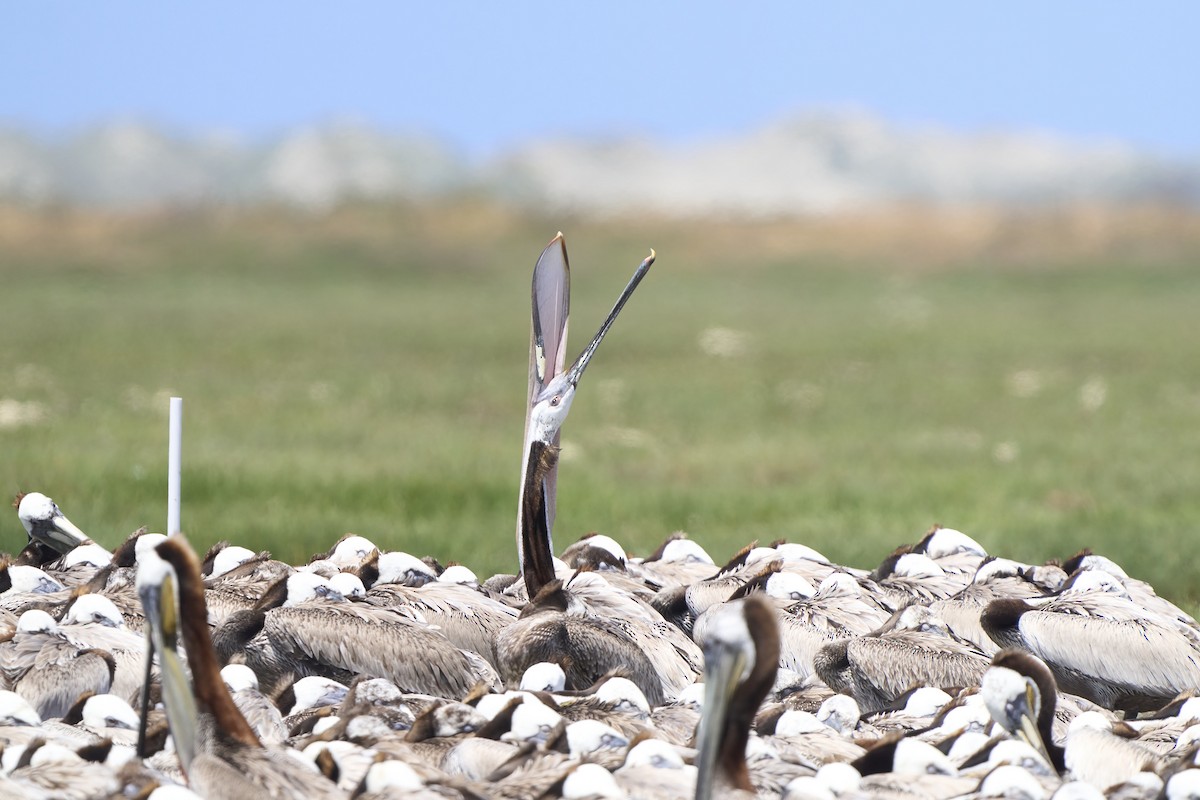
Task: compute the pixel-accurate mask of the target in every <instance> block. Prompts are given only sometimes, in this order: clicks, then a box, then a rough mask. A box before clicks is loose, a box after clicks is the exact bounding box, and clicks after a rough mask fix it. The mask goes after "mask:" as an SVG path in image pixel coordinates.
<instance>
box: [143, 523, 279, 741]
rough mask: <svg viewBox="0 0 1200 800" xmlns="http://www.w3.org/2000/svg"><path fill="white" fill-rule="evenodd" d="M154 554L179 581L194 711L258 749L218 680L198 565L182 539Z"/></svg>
mask: <svg viewBox="0 0 1200 800" xmlns="http://www.w3.org/2000/svg"><path fill="white" fill-rule="evenodd" d="M156 550H157V551H158V554H159V555H160V556H161V557H162V558H163V559H164V560H165V561H166V562H167V563H169V564H170V565H171V566H172V567H174V569H175V575H176V576H177V577H178V580H179V621H180V628H181V630H182V632H183V643H184V646H185V647H186V648H187V657H188V665H189V666H191V668H192V683H193V684H194V687H195V693H196V708H197V710H199V711H200V713H202V714H211V715H212V716H213V717H214V719H215V720H216V723H217V725H216V727H217V729H218V730H219V731H221V733H222V734H224V735H225V736H226V737H228V738H230V739H232V740H234V741H237V742H240V743H241V744H244V745H247V746H250V747H261V746H262V743H261V742H259V740H258V736H256V735H255V733H254V729H253V728H251V727H250V725H249V724H248V723H247V722H246V718H245V717H243V716H242V713H241V712H240V711H238V708H237V706H236V705H234V702H233V698H232V697H230V696H229V690H228V689H227V688H225V682H224V681H222V680H221V665H220V664H219V663H217V655H216V652H215V651H214V650H213V644H212V634H211V633H210V632H209V629H208V607H207V605H206V604H205V602H204V581H203V579H202V578H201V576H200V562H199V561H198V560H197V559H196V554H195V553H193V552H192V549H191V547H189V546H188V544H187V541H186V540H185V539H184V538H183V537H182V536H178V535H177V536H172V537H170V538H169V539H167V540H166V541H165V542H163V543H162V544H160V545H159V546H158V547H157V548H156Z"/></svg>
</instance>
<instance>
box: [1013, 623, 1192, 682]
mask: <svg viewBox="0 0 1200 800" xmlns="http://www.w3.org/2000/svg"><path fill="white" fill-rule="evenodd" d="M1019 629H1020V631H1021V636H1022V638H1024V640H1025V642H1026V644H1027V645H1028V647H1029V649H1030V650H1031V651H1032V652H1033V653H1034V654H1035V655H1037V656H1039V657H1040V658H1041V659H1042V660H1043V661H1046V662H1047V663H1049V664H1051V665H1052V666H1055V667H1057V669H1055V677H1057V678H1058V679H1059V682H1060V683H1061V684H1062V688H1063V689H1065V690H1066V691H1070V692H1075V693H1077V694H1078V693H1080V692H1079V691H1078V689H1077V688H1073V687H1072V686H1071V681H1070V680H1064V679H1063V677H1064V675H1066V674H1068V673H1078V674H1082V675H1083V676H1085V677H1084V680H1087V678H1089V677H1090V678H1097V679H1100V680H1102V681H1105V682H1108V683H1111V684H1114V685H1115V687H1116V688H1117V691H1118V693H1120V694H1131V695H1134V696H1146V695H1150V696H1154V695H1164V696H1167V697H1173V696H1174V695H1175V694H1177V693H1178V692H1181V691H1184V690H1185V689H1193V690H1194V689H1195V688H1196V687H1197V686H1200V652H1198V651H1197V649H1196V648H1195V647H1193V646H1192V644H1191V643H1190V642H1189V641H1188V639H1187V638H1185V637H1184V636H1183V635H1181V634H1180V633H1178V632H1177V631H1175V630H1172V629H1171V628H1167V627H1164V626H1161V625H1157V624H1155V623H1153V622H1152V621H1150V620H1147V619H1142V620H1115V619H1106V618H1103V617H1088V616H1080V615H1076V614H1059V613H1054V612H1048V611H1028V612H1026V613H1024V614H1022V615H1021V620H1020V623H1019ZM1085 696H1086V695H1085Z"/></svg>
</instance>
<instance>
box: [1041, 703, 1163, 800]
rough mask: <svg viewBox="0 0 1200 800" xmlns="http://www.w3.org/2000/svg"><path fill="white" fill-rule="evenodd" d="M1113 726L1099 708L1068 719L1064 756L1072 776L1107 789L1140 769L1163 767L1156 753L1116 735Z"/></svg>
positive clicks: (1152, 770) (1125, 779)
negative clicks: (1069, 720)
mask: <svg viewBox="0 0 1200 800" xmlns="http://www.w3.org/2000/svg"><path fill="white" fill-rule="evenodd" d="M1113 728H1114V723H1113V721H1112V720H1111V719H1109V718H1108V717H1107V716H1105V715H1104V714H1102V713H1101V712H1099V711H1085V712H1084V713H1082V714H1080V715H1079V716H1078V717H1076V718H1075V719H1073V720H1071V726H1070V728H1068V730H1067V744H1066V754H1065V759H1064V760H1065V761H1066V765H1067V769H1068V770H1069V771H1070V773H1071V776H1072V777H1074V778H1076V779H1077V780H1083V781H1087V782H1088V783H1090V784H1092V785H1093V786H1095V787H1096V788H1097V789H1100V790H1106V789H1108V788H1109V787H1111V786H1115V785H1116V784H1119V783H1122V782H1124V781H1128V780H1130V779H1131V778H1133V777H1134V776H1135V775H1137V773H1139V772H1146V771H1149V772H1158V771H1161V770H1162V769H1163V767H1164V766H1165V765H1166V764H1165V761H1164V760H1163V758H1162V757H1161V756H1159V754H1158V753H1156V752H1154V751H1153V750H1151V749H1150V748H1148V747H1146V746H1144V745H1141V744H1139V743H1137V742H1133V741H1130V740H1129V739H1127V738H1125V737H1124V736H1118V735H1117V734H1116V733H1114V731H1113Z"/></svg>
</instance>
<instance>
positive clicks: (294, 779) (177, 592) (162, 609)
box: [138, 535, 340, 800]
mask: <svg viewBox="0 0 1200 800" xmlns="http://www.w3.org/2000/svg"><path fill="white" fill-rule="evenodd" d="M153 556H156V557H150V556H149V554H148V557H147V558H146V559H145V560H144V561H142V563H141V565H140V566H139V569H138V592H139V594H140V595H141V598H142V603H143V605H144V607H145V613H146V621H147V623H148V626H149V628H150V640H151V642H152V643H153V646H154V648H155V649H156V650H157V651H158V654H159V658H160V661H161V665H162V673H163V675H162V682H163V701H164V703H165V705H166V707H167V718H168V721H169V723H170V726H171V735H172V737H173V738H174V740H175V749H176V752H177V753H178V756H179V762H180V765H181V766H182V767H183V770H184V772H185V773H186V774H187V776H188V782H189V784H190V785H191V786H192V787H193V788H194V789H196V791H198V792H199V793H200V794H201V795H203V796H204V797H206V798H209V799H210V800H215V799H216V798H222V799H223V800H224V799H227V800H243V798H245V800H250V798H258V797H272V798H310V797H312V798H335V797H339V796H340V793H339V792H338V791H337V789H336V787H335V786H334V785H333V784H332V783H330V782H329V781H327V780H326V779H325V778H324V777H322V776H321V774H320V773H318V772H317V771H316V770H315V768H314V767H313V766H312V764H311V762H309V761H307V760H305V759H303V758H301V757H298V756H297V755H295V754H293V753H292V752H291V751H289V750H275V749H272V748H267V747H264V746H263V745H262V744H261V743H260V742H259V739H258V737H257V736H256V735H255V734H254V731H253V730H252V729H251V728H250V726H249V725H248V724H247V723H246V720H245V718H244V717H243V716H242V715H241V714H240V713H239V712H238V710H237V706H236V705H234V702H233V698H232V697H230V695H229V690H228V689H226V688H225V684H224V683H223V682H222V680H221V675H220V668H219V665H218V664H217V657H216V653H215V652H214V651H213V646H212V639H211V636H210V633H209V628H208V621H207V620H208V610H207V609H206V608H205V604H204V583H203V581H202V579H201V576H200V562H199V560H198V559H197V558H196V554H195V553H193V552H192V549H191V548H190V547H189V546H188V544H187V541H186V540H185V539H184V538H183V537H182V536H181V535H175V536H171V537H170V538H168V539H167V540H166V541H164V542H163V543H162V544H160V545H158V546H157V547H156V548H154V551H153ZM176 600H178V607H177V606H176ZM177 634H182V636H183V641H184V644H185V645H186V647H187V658H188V664H189V665H190V666H191V671H192V678H193V680H194V689H195V694H194V696H193V693H192V691H191V690H190V689H189V687H188V683H187V678H186V676H185V675H184V673H183V668H182V664H181V662H180V659H179V656H178V654H177V653H176V650H175V644H176V641H175V640H176V635H177Z"/></svg>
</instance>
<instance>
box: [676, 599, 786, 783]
mask: <svg viewBox="0 0 1200 800" xmlns="http://www.w3.org/2000/svg"><path fill="white" fill-rule="evenodd" d="M703 650H704V711H703V713H702V716H701V718H700V725H699V728H698V729H697V731H696V751H697V753H696V767H697V774H696V798H697V800H709V798H711V797H713V795H714V792H717V794H718V796H720V797H730V796H733V795H732V792H734V791H741V792H749V793H751V794H753V792H754V784H753V783H751V781H750V772H749V770H748V769H747V767H746V743H747V742H748V741H749V739H750V726H751V725H752V724H753V722H754V715H755V714H756V713H758V708H759V706H761V705H762V702H763V700H764V699H765V698H766V696H767V693H768V692H770V691H771V686H772V685H773V684H774V683H775V673H776V672H777V671H778V669H779V624H778V622H777V621H776V619H775V610H774V609H773V608H771V606H770V605H769V604H768V603H767V602H766V601H765V600H763V599H762V598H761V597H757V596H753V595H752V596H750V597H747V598H746V599H745V600H742V601H740V602H738V603H730V604H728V605H727V606H725V608H723V609H722V610H721V612H720V615H719V616H718V617H717V618H716V619H714V620H712V622H711V623H710V624H709V628H708V636H707V637H706V638H705V640H704V643H703Z"/></svg>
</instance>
